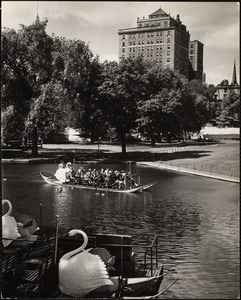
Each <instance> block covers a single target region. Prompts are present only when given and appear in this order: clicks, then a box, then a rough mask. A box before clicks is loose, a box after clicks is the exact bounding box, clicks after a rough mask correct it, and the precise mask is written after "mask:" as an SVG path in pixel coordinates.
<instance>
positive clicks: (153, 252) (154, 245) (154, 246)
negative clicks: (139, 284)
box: [144, 235, 158, 276]
mask: <svg viewBox="0 0 241 300" xmlns="http://www.w3.org/2000/svg"><path fill="white" fill-rule="evenodd" d="M148 255H149V258H150V261H149V262H148ZM148 264H150V270H151V276H152V275H153V272H154V266H155V267H156V268H158V238H157V235H156V236H155V237H154V239H153V241H152V242H151V244H150V245H148V246H146V250H145V253H144V268H145V269H146V268H147V265H148Z"/></svg>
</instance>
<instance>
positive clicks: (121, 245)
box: [121, 235, 123, 278]
mask: <svg viewBox="0 0 241 300" xmlns="http://www.w3.org/2000/svg"><path fill="white" fill-rule="evenodd" d="M121 278H123V235H122V236H121Z"/></svg>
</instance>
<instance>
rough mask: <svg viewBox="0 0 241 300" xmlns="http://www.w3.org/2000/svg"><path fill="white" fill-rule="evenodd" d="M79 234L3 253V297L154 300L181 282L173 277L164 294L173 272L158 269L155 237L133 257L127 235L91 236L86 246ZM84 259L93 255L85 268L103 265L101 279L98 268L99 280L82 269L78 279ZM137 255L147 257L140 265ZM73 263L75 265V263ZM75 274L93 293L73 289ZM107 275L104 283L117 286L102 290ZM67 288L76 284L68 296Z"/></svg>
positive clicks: (15, 246)
mask: <svg viewBox="0 0 241 300" xmlns="http://www.w3.org/2000/svg"><path fill="white" fill-rule="evenodd" d="M77 231H80V230H72V234H70V233H71V232H70V233H67V234H64V235H62V236H58V235H57V236H52V237H48V238H46V237H43V236H39V238H38V239H37V240H36V241H34V242H29V243H28V244H26V242H25V243H24V246H23V247H20V242H18V243H17V240H15V241H13V242H12V243H11V245H9V246H8V247H6V248H4V251H3V256H2V283H3V284H2V295H3V297H4V298H5V297H8V298H9V297H10V298H12V297H17V298H31V297H38V298H69V297H70V298H72V297H74V296H73V295H74V294H72V290H76V291H77V293H80V294H81V293H82V294H81V295H83V297H85V298H92V299H93V298H108V297H116V298H122V299H138V298H139V299H155V298H157V297H158V296H159V295H160V294H162V293H164V292H165V291H166V290H167V289H169V288H170V287H171V286H172V285H173V284H174V283H175V281H176V280H177V277H176V278H174V280H172V283H171V284H169V286H167V287H165V288H164V289H163V288H162V289H161V283H162V280H163V278H164V277H165V276H168V277H169V276H170V274H171V273H172V272H170V273H164V271H163V266H159V264H158V253H157V249H158V247H157V237H155V238H154V240H153V241H152V243H151V244H150V245H148V246H146V247H145V248H144V249H142V251H141V252H140V253H138V252H133V247H136V246H138V245H132V242H131V239H132V237H131V236H129V235H116V234H94V235H90V236H88V241H87V242H86V240H85V238H84V242H83V239H81V238H80V237H77V236H75V234H73V232H74V233H78V232H77ZM84 243H85V246H87V248H88V249H87V250H84V249H82V250H83V251H86V252H87V253H85V254H84V253H83V254H82V252H81V249H80V248H84V246H83V244H84ZM81 245H82V247H80V246H81ZM150 253H151V255H150ZM81 255H83V256H84V260H85V258H87V256H88V255H89V256H92V258H91V259H90V258H88V261H87V264H88V262H89V263H90V261H92V260H94V261H96V260H97V261H98V260H99V261H101V273H100V274H99V275H98V272H97V271H95V269H94V268H95V266H96V265H97V264H96V263H94V264H93V265H92V267H91V269H92V270H91V272H92V275H93V274H96V275H98V276H97V277H96V279H94V276H92V277H88V274H87V272H88V268H87V269H86V268H85V267H83V270H85V271H83V273H82V274H81V271H80V270H78V271H77V272H78V274H75V271H74V270H72V268H75V262H76V261H77V260H80V259H81ZM137 255H138V256H139V255H142V256H143V257H144V258H143V260H141V262H142V264H140V258H138V262H137V260H136V257H137ZM94 256H96V257H94ZM97 256H98V257H97ZM69 260H73V264H71V262H69ZM98 264H99V263H98ZM104 265H105V266H104ZM77 269H78V268H77ZM74 274H75V275H78V276H80V277H81V281H82V280H83V281H84V282H85V284H86V285H88V286H89V287H90V288H89V289H85V288H84V292H83V290H81V289H82V287H81V286H80V287H79V286H75V284H76V281H75V280H74ZM101 274H102V275H101ZM103 276H105V278H106V279H104V280H107V281H108V280H110V281H111V282H113V284H111V283H109V284H108V282H107V284H103V285H101V284H99V285H98V284H97V283H98V282H99V280H100V279H101V277H103ZM91 278H93V279H91ZM102 279H103V278H102ZM77 283H78V281H77ZM87 283H88V284H87ZM69 284H72V286H71V290H70V291H69V290H68V286H69ZM65 285H66V287H67V288H65ZM109 286H110V288H109ZM79 289H80V291H79ZM65 293H67V294H65Z"/></svg>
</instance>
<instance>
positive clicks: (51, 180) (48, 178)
mask: <svg viewBox="0 0 241 300" xmlns="http://www.w3.org/2000/svg"><path fill="white" fill-rule="evenodd" d="M40 175H41V177H42V178H43V180H44V181H45V182H47V183H48V184H52V185H57V186H59V185H60V186H66V187H70V188H77V189H88V190H94V191H98V192H115V193H136V192H142V191H146V190H148V189H150V188H151V187H152V186H154V185H155V184H156V182H152V183H149V184H140V185H137V186H134V187H132V188H127V189H118V188H108V187H98V186H91V185H88V184H78V183H73V182H61V181H59V180H58V179H57V178H56V177H55V175H54V174H53V173H52V172H49V171H44V170H43V171H40Z"/></svg>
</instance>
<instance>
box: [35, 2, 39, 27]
mask: <svg viewBox="0 0 241 300" xmlns="http://www.w3.org/2000/svg"><path fill="white" fill-rule="evenodd" d="M35 23H36V24H39V15H38V1H37V16H36V20H35Z"/></svg>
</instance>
